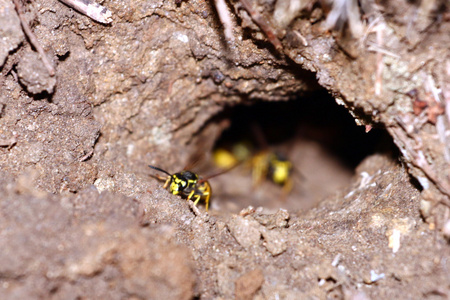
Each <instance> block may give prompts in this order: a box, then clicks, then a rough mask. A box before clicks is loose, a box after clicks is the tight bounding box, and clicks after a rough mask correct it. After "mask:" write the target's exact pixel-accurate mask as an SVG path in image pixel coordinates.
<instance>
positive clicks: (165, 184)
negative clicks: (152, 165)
mask: <svg viewBox="0 0 450 300" xmlns="http://www.w3.org/2000/svg"><path fill="white" fill-rule="evenodd" d="M158 178H159V177H158ZM162 179H163V178H162ZM171 181H172V176H167V179H166V182H165V183H164V186H163V188H164V189H167V187H168V186H169V183H170V182H171Z"/></svg>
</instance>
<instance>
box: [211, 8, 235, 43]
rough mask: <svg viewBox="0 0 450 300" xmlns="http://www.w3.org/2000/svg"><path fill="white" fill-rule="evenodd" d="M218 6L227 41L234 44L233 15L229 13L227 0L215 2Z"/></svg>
mask: <svg viewBox="0 0 450 300" xmlns="http://www.w3.org/2000/svg"><path fill="white" fill-rule="evenodd" d="M214 1H215V4H216V10H217V14H218V15H219V19H220V22H221V23H222V25H223V28H224V30H223V31H224V35H225V39H226V40H227V41H228V42H230V43H232V42H234V35H233V21H232V20H231V14H230V12H229V11H228V7H227V4H226V3H225V0H214Z"/></svg>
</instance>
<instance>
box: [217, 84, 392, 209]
mask: <svg viewBox="0 0 450 300" xmlns="http://www.w3.org/2000/svg"><path fill="white" fill-rule="evenodd" d="M214 119H216V120H221V121H223V120H226V123H227V126H226V128H225V129H224V130H223V131H222V133H221V135H220V137H219V138H218V139H217V140H216V143H215V145H214V148H213V155H212V157H213V158H214V157H215V160H214V161H215V162H216V166H215V167H216V168H225V166H224V165H221V164H222V163H224V162H223V161H221V159H218V157H220V156H219V153H223V152H228V154H230V153H231V155H232V157H231V159H232V158H235V159H237V160H239V161H241V163H240V164H239V165H238V166H237V167H235V168H233V169H232V170H231V171H229V172H226V173H225V174H222V175H220V176H217V177H216V178H213V179H211V183H212V185H213V190H214V196H213V197H214V199H213V208H217V209H218V210H226V211H231V212H239V211H240V210H241V209H243V208H245V207H247V206H248V205H252V206H254V207H258V206H263V207H267V208H279V207H283V208H286V209H289V210H299V209H308V208H311V207H313V206H315V205H316V204H317V203H318V202H320V201H321V200H322V199H324V198H325V197H326V196H328V195H330V194H335V193H336V192H338V191H340V190H343V189H344V188H346V187H347V186H349V185H350V184H352V178H354V176H353V175H354V173H355V168H356V166H357V165H358V164H359V163H360V162H361V161H362V160H363V159H364V158H366V157H367V156H369V155H371V154H374V153H377V152H385V151H386V149H389V150H392V149H394V148H395V147H394V145H393V143H392V141H391V139H390V137H389V135H388V134H387V133H386V132H385V131H384V130H381V129H372V130H371V131H370V132H369V133H366V132H365V128H364V127H361V126H357V125H356V124H355V121H354V119H353V118H352V117H351V116H350V114H349V113H348V112H347V111H346V109H345V108H344V107H342V106H339V105H337V104H336V102H335V101H334V99H333V98H332V97H331V96H330V95H329V94H328V93H327V92H326V91H319V92H315V93H312V94H310V95H308V96H302V97H298V98H296V99H293V100H290V101H278V102H256V103H253V104H251V105H244V104H240V105H236V106H233V107H229V108H226V109H225V110H224V111H223V112H221V113H220V114H219V115H218V116H215V118H214ZM264 152H265V153H276V154H277V155H281V157H285V158H286V159H288V160H289V161H290V162H291V163H292V166H293V169H292V173H291V176H290V179H291V182H292V189H291V190H290V191H289V193H286V192H285V191H286V190H287V189H283V185H279V184H276V183H274V182H271V180H270V179H267V178H262V179H264V180H260V182H259V183H255V181H258V180H255V176H253V175H252V173H253V172H254V170H255V168H257V167H258V166H257V163H255V162H254V161H255V159H254V158H255V157H256V156H258V155H260V154H261V153H264ZM222 159H225V163H226V158H223V157H222ZM263 174H264V173H263ZM264 177H265V176H264Z"/></svg>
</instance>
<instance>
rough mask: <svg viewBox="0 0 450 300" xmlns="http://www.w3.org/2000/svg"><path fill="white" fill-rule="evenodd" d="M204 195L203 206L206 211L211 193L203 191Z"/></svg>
mask: <svg viewBox="0 0 450 300" xmlns="http://www.w3.org/2000/svg"><path fill="white" fill-rule="evenodd" d="M204 196H205V208H206V211H208V208H209V198H210V197H211V194H210V193H205V194H204Z"/></svg>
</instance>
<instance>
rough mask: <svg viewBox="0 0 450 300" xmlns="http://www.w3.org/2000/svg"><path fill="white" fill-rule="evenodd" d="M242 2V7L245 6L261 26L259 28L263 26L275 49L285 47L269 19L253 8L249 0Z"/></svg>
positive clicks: (262, 28)
mask: <svg viewBox="0 0 450 300" xmlns="http://www.w3.org/2000/svg"><path fill="white" fill-rule="evenodd" d="M240 3H241V4H242V7H244V9H245V10H246V11H247V13H248V14H249V15H250V17H251V18H252V19H253V21H254V22H255V23H256V24H257V25H258V26H259V28H261V30H262V31H263V32H264V34H265V35H266V36H267V39H268V40H269V42H270V43H271V44H272V45H273V46H274V47H275V49H277V50H278V51H281V49H282V48H283V47H282V45H281V42H280V40H279V39H278V37H277V35H276V33H275V30H274V29H273V27H272V25H270V23H269V22H268V21H267V19H266V18H264V17H263V16H262V15H261V14H260V13H259V12H258V11H257V10H255V9H254V8H253V6H252V4H251V3H250V1H249V0H240Z"/></svg>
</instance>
